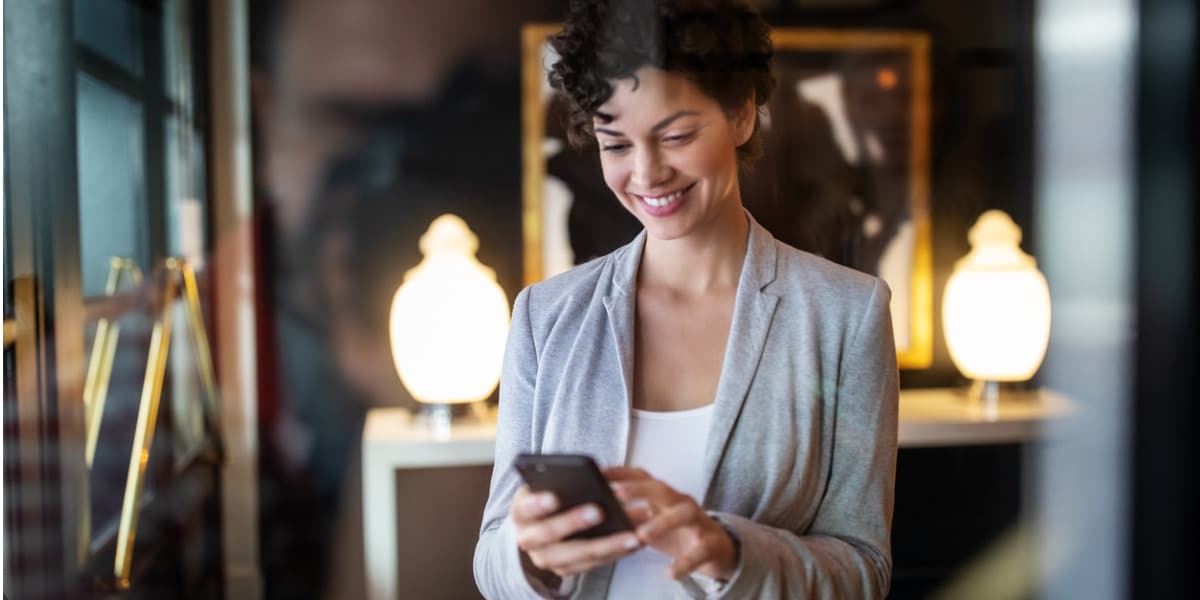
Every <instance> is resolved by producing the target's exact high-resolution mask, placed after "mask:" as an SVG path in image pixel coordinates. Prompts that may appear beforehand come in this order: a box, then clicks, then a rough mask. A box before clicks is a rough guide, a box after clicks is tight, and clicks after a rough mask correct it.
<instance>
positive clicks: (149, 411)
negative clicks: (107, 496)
mask: <svg viewBox="0 0 1200 600" xmlns="http://www.w3.org/2000/svg"><path fill="white" fill-rule="evenodd" d="M162 269H163V270H164V271H166V273H167V278H166V279H167V281H166V290H165V292H164V294H163V304H162V308H161V311H162V312H161V314H160V315H159V318H158V321H157V322H156V323H155V324H154V329H153V331H152V333H151V336H150V353H149V356H148V357H147V358H146V376H145V378H144V380H143V382H142V397H141V401H140V402H139V404H138V418H137V426H136V429H135V430H134V436H133V448H132V451H131V452H130V456H129V472H128V475H127V477H126V480H125V498H124V501H123V502H122V505H121V521H120V525H119V528H118V530H117V551H116V558H115V564H114V565H113V567H114V572H113V574H114V576H115V577H116V585H117V588H118V589H121V590H125V589H128V588H129V583H130V581H129V576H130V571H131V569H132V567H133V545H134V540H135V539H136V536H137V522H138V510H137V509H138V504H139V502H140V499H141V495H142V488H143V486H144V484H145V478H146V465H147V464H149V462H150V449H151V443H152V442H153V441H154V429H155V426H156V425H157V422H158V405H159V401H160V400H161V399H162V385H163V375H164V373H165V372H166V366H167V354H168V351H169V350H170V347H171V321H172V319H171V309H172V305H173V304H174V303H175V297H176V294H177V293H178V291H179V283H180V280H181V279H182V283H183V288H184V294H185V300H186V302H187V304H188V316H189V319H188V321H189V326H190V329H191V330H192V338H193V342H194V343H195V344H196V350H197V354H198V356H197V362H198V363H199V364H198V366H199V368H200V373H201V377H202V378H203V380H204V387H205V391H206V395H207V402H206V410H205V414H206V419H207V420H208V426H209V428H210V431H214V430H215V429H214V428H215V425H216V410H217V397H216V394H217V387H216V378H215V377H214V375H213V369H212V356H211V354H210V352H209V343H208V335H207V333H206V332H205V329H204V315H203V312H202V311H201V307H200V291H199V288H198V286H197V285H196V273H195V271H194V270H193V269H192V267H191V265H189V264H188V263H187V261H185V260H183V259H180V258H168V259H166V260H165V261H163V265H162ZM216 440H217V443H218V445H219V444H220V436H219V435H218V436H216Z"/></svg>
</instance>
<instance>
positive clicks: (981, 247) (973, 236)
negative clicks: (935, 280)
mask: <svg viewBox="0 0 1200 600" xmlns="http://www.w3.org/2000/svg"><path fill="white" fill-rule="evenodd" d="M968 239H969V240H970V242H971V251H970V252H969V253H968V254H967V255H966V256H964V257H963V258H962V259H960V260H959V261H958V263H957V264H955V267H954V274H953V275H951V276H950V281H949V282H948V283H947V284H946V292H945V294H944V295H943V298H942V323H943V328H944V329H945V333H946V345H947V346H948V347H949V349H950V358H951V359H952V360H953V361H954V365H955V366H956V367H958V370H959V371H961V372H962V373H963V375H966V376H967V377H970V378H972V379H975V380H979V381H1025V380H1028V379H1030V378H1031V377H1033V374H1034V373H1036V372H1037V370H1038V367H1039V366H1041V364H1042V359H1043V358H1045V356H1046V345H1047V343H1048V342H1049V339H1050V290H1049V288H1048V287H1047V286H1046V278H1045V277H1044V276H1042V274H1041V272H1039V271H1038V270H1037V263H1036V262H1035V261H1034V259H1033V257H1032V256H1029V255H1028V254H1025V253H1024V252H1022V251H1021V249H1020V247H1019V246H1020V243H1021V229H1020V228H1019V227H1017V225H1016V224H1015V223H1013V221H1012V219H1011V218H1009V216H1008V215H1007V214H1005V213H1003V212H1001V211H998V210H989V211H987V212H985V213H984V214H983V215H982V216H980V217H979V220H978V221H977V222H976V223H975V225H974V226H973V227H971V230H970V232H969V233H968Z"/></svg>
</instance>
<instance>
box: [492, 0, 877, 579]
mask: <svg viewBox="0 0 1200 600" xmlns="http://www.w3.org/2000/svg"><path fill="white" fill-rule="evenodd" d="M551 45H552V46H553V49H554V51H555V53H556V55H557V57H558V58H557V61H556V62H555V63H554V64H553V66H552V67H551V72H550V77H549V81H550V84H551V86H552V87H553V88H555V90H556V91H557V92H559V93H561V94H562V95H563V96H564V97H565V105H564V106H561V107H560V109H561V110H563V111H564V113H565V115H566V116H567V121H568V123H567V133H568V135H569V137H570V139H571V140H572V141H573V142H574V143H576V144H580V145H584V146H591V147H595V148H596V149H597V152H598V154H599V162H600V166H601V171H602V173H603V181H604V184H605V186H606V187H607V188H608V190H609V192H611V194H612V195H613V196H614V197H615V199H616V201H617V202H616V203H615V204H617V205H619V206H620V207H621V208H622V209H623V210H624V211H625V212H626V213H628V214H629V215H632V217H633V218H634V219H635V220H636V221H637V222H638V223H639V224H640V225H641V229H642V231H641V233H640V234H639V235H637V237H636V238H635V239H634V240H633V241H632V242H631V243H628V244H626V245H625V246H623V247H621V248H619V249H617V250H616V251H615V252H612V253H611V254H607V255H605V256H602V257H600V258H598V259H596V260H592V261H590V262H588V263H586V264H582V265H579V266H577V267H575V268H573V269H570V270H568V271H566V272H565V273H562V274H560V275H557V276H554V277H551V278H550V279H547V280H545V281H543V282H541V283H537V284H535V285H532V286H530V287H528V288H526V289H525V290H524V291H522V292H521V294H520V295H519V296H518V297H517V300H516V305H515V307H514V309H513V318H512V328H511V330H510V335H509V339H508V344H507V347H506V356H505V361H504V368H503V372H502V375H501V387H500V416H499V423H498V430H497V436H496V451H495V465H496V467H495V471H494V474H493V478H492V486H491V492H490V497H489V500H488V504H487V507H486V509H485V512H484V519H483V525H482V528H481V532H480V539H479V543H478V545H477V547H476V554H475V577H476V581H477V583H478V584H479V586H480V589H481V591H482V592H483V593H484V595H485V596H488V597H494V598H499V597H503V598H515V597H530V596H536V595H543V596H545V595H551V596H561V595H574V596H577V597H586V598H593V597H609V598H621V597H646V596H647V595H649V596H654V597H661V596H678V595H679V594H687V595H690V596H692V597H701V598H703V597H707V596H709V595H712V594H718V593H719V594H722V595H723V596H727V597H736V598H779V597H787V596H794V595H796V594H798V593H799V594H803V595H805V596H806V597H813V598H881V597H883V596H884V595H885V594H886V592H887V588H888V582H889V578H890V572H891V556H890V550H889V537H890V526H891V512H892V496H893V482H894V475H895V459H896V411H897V405H896V404H897V373H896V354H895V346H894V339H893V334H892V329H891V320H890V312H889V308H888V302H889V299H890V291H889V289H888V287H887V285H886V284H885V283H883V282H882V281H881V280H879V279H878V278H875V277H872V276H870V275H866V274H863V273H860V272H857V271H853V270H851V269H848V268H846V267H841V266H838V265H835V264H834V263H831V262H828V261H826V260H824V259H821V258H818V257H816V256H814V255H811V254H807V253H804V252H801V251H799V250H797V249H795V248H792V247H790V246H787V245H786V244H783V243H782V242H779V241H777V240H776V239H775V238H774V237H772V235H771V234H770V233H769V232H768V231H767V230H766V229H764V228H763V227H762V226H760V225H759V224H758V223H757V222H756V221H755V220H754V219H753V218H752V217H751V216H750V214H749V213H748V212H747V211H746V210H745V209H744V208H743V207H742V198H741V193H740V191H739V176H740V175H742V174H743V173H745V172H746V167H747V166H748V165H749V164H750V162H751V161H752V160H753V159H754V158H755V156H756V155H757V154H758V145H757V143H756V141H757V140H756V137H757V131H758V127H759V110H758V109H759V107H761V106H763V105H764V104H765V103H766V102H767V100H768V97H769V95H770V92H771V89H772V88H773V87H774V78H773V76H772V74H771V71H770V68H769V59H770V57H771V54H772V49H771V43H770V39H769V35H768V29H767V26H766V24H765V23H764V22H763V21H762V20H761V19H760V18H759V17H758V15H757V14H755V13H754V12H752V11H750V10H749V9H747V8H746V7H745V6H744V5H742V4H741V3H739V2H733V1H721V0H676V1H669V0H659V1H655V2H645V1H622V0H612V1H610V2H595V1H592V2H582V1H580V2H574V3H573V4H572V5H571V10H570V12H569V15H568V18H567V20H566V23H565V25H564V27H563V29H562V32H561V33H559V34H558V35H556V36H554V37H553V38H552V39H551ZM556 453H565V454H586V455H590V456H592V457H593V458H594V459H595V460H596V462H597V463H598V464H600V465H601V466H603V467H605V469H604V475H605V476H606V477H607V478H608V480H609V482H610V484H611V485H612V487H613V490H614V492H615V494H616V496H617V498H619V499H620V500H621V501H622V502H623V503H624V508H625V512H626V513H627V515H628V517H629V519H630V521H631V522H632V523H633V526H634V530H632V531H621V532H618V533H615V534H611V535H608V536H606V537H599V538H592V539H587V540H579V539H572V538H573V534H574V533H576V532H579V531H583V530H586V529H589V528H591V527H592V526H594V525H595V524H596V523H598V522H600V520H602V519H603V518H604V517H603V515H602V514H601V512H600V506H599V505H598V504H595V503H585V504H582V505H566V504H565V503H564V501H563V499H561V498H558V497H557V496H555V495H554V494H553V493H548V492H538V493H533V492H531V491H530V490H529V489H528V488H527V487H525V486H522V485H521V481H520V479H519V477H518V475H517V473H515V472H514V471H513V470H512V469H511V468H510V467H511V463H512V461H513V459H514V458H515V457H516V456H517V455H518V454H556ZM797 590H801V591H800V592H797Z"/></svg>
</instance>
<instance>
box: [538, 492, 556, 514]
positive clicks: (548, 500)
mask: <svg viewBox="0 0 1200 600" xmlns="http://www.w3.org/2000/svg"><path fill="white" fill-rule="evenodd" d="M538 504H539V505H541V507H542V508H544V509H546V510H553V509H554V505H555V504H557V502H555V500H554V496H552V495H550V494H545V495H543V496H542V497H541V498H540V499H539V500H538Z"/></svg>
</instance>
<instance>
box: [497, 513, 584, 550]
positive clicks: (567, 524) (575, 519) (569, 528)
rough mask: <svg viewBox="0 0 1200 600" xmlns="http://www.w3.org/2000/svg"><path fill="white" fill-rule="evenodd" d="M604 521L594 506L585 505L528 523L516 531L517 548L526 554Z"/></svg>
mask: <svg viewBox="0 0 1200 600" xmlns="http://www.w3.org/2000/svg"><path fill="white" fill-rule="evenodd" d="M603 520H604V512H603V511H602V510H600V507H599V506H596V505H595V504H585V505H583V506H578V507H576V508H573V509H571V510H568V511H565V512H563V513H561V514H557V515H554V516H552V517H546V518H544V519H542V520H540V521H536V522H533V523H528V524H526V525H525V526H524V527H521V528H518V530H517V546H519V547H520V548H521V549H522V550H524V551H526V552H530V551H533V550H538V549H540V548H544V547H546V546H549V545H551V544H555V543H558V542H561V541H562V540H564V539H565V538H566V537H567V536H569V535H571V534H573V533H576V532H579V531H584V530H587V529H591V528H592V527H594V526H595V525H597V524H599V523H600V522H601V521H603Z"/></svg>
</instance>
